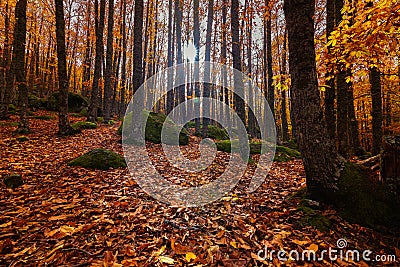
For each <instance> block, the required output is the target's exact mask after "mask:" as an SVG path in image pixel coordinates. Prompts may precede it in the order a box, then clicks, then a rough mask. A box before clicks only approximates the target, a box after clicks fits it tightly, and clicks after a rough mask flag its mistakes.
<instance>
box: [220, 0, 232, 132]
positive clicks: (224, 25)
mask: <svg viewBox="0 0 400 267" xmlns="http://www.w3.org/2000/svg"><path fill="white" fill-rule="evenodd" d="M227 4H228V3H227V0H222V43H221V61H222V64H224V65H226V64H227V32H226V28H227V26H228V25H227V22H226V21H227ZM227 83H228V74H227V70H226V67H223V72H222V85H223V90H224V103H225V116H226V120H227V122H228V130H229V132H230V131H231V129H232V123H231V119H230V117H231V114H230V100H229V90H228V84H227Z"/></svg>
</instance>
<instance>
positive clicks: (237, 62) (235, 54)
mask: <svg viewBox="0 0 400 267" xmlns="http://www.w3.org/2000/svg"><path fill="white" fill-rule="evenodd" d="M231 32H232V60H233V68H234V69H236V70H238V71H240V72H241V71H242V59H241V53H240V43H239V42H240V40H239V1H238V0H231ZM234 76H235V77H234V88H235V89H234V90H235V92H239V91H243V89H244V84H243V79H242V77H241V75H234ZM238 76H239V77H238ZM234 106H235V111H236V112H237V114H238V116H239V118H240V119H241V120H242V122H243V124H244V125H246V112H245V103H244V99H243V98H241V97H240V96H239V95H238V94H235V95H234Z"/></svg>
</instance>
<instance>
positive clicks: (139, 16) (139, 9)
mask: <svg viewBox="0 0 400 267" xmlns="http://www.w3.org/2000/svg"><path fill="white" fill-rule="evenodd" d="M133 27H134V28H133V40H134V44H133V93H136V90H137V89H139V87H140V85H141V84H142V79H143V66H142V55H143V44H142V40H143V37H142V36H143V0H137V1H135V20H134V25H133Z"/></svg>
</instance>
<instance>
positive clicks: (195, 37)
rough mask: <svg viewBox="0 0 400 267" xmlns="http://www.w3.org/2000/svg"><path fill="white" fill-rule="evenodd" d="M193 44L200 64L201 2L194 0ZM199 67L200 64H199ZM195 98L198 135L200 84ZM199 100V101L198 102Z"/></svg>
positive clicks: (195, 74) (195, 86) (196, 70)
mask: <svg viewBox="0 0 400 267" xmlns="http://www.w3.org/2000/svg"><path fill="white" fill-rule="evenodd" d="M193 42H194V46H195V47H196V49H197V53H196V57H195V60H194V61H195V62H196V63H198V62H199V49H200V21H199V0H193ZM197 66H198V64H197ZM199 75H200V74H199V68H198V67H195V68H194V73H193V76H194V79H195V80H198V79H197V77H199ZM194 96H195V103H194V113H195V115H196V116H197V117H198V118H196V119H195V131H196V134H199V133H200V118H199V117H200V101H199V98H200V86H199V84H198V83H195V84H194ZM196 100H197V101H196Z"/></svg>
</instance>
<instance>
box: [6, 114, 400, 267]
mask: <svg viewBox="0 0 400 267" xmlns="http://www.w3.org/2000/svg"><path fill="white" fill-rule="evenodd" d="M35 115H51V116H53V117H54V118H53V119H51V120H41V119H34V118H32V119H30V123H31V130H32V133H31V134H29V135H26V136H27V137H28V138H29V139H28V140H22V139H20V140H18V139H17V136H15V135H13V134H12V132H13V131H14V130H15V129H16V126H13V125H14V124H13V122H16V121H17V120H18V117H17V116H12V117H11V119H10V120H8V121H1V122H0V136H1V139H0V155H1V162H0V176H1V177H3V176H4V175H7V174H12V173H16V174H21V175H22V177H23V180H24V185H23V186H21V187H19V188H16V189H14V190H12V189H7V188H6V187H5V186H4V184H3V183H1V185H0V266H381V265H385V266H399V265H400V263H399V261H398V260H399V259H400V250H399V248H398V244H399V237H396V236H393V235H392V236H390V235H388V234H382V233H379V232H377V231H374V230H372V229H369V228H365V227H361V226H359V225H357V224H350V223H348V222H346V221H345V220H343V219H342V218H341V217H340V216H339V215H338V214H337V212H336V211H334V210H332V209H330V208H329V207H325V206H324V207H321V208H320V209H319V210H316V211H314V212H315V213H318V214H320V215H323V216H325V218H327V219H328V220H329V221H330V226H329V228H328V229H327V230H326V231H320V230H318V229H316V228H314V227H312V226H310V225H309V224H308V223H307V218H306V217H305V213H304V210H303V211H300V210H299V208H298V207H299V202H300V199H299V198H296V197H292V196H293V194H295V193H296V192H298V191H299V189H301V188H302V187H304V186H305V174H304V170H303V166H302V163H301V161H300V160H295V161H290V162H283V163H274V164H273V166H272V168H271V170H270V172H269V175H268V177H267V179H266V181H265V182H264V184H263V185H262V186H261V187H260V188H259V189H258V190H256V191H255V192H254V193H252V194H250V195H249V194H247V193H246V191H245V190H244V187H243V186H241V185H240V184H239V185H238V186H237V187H236V188H235V189H234V190H233V191H232V192H231V193H230V194H229V195H227V196H226V197H224V198H223V199H222V200H219V201H215V202H213V203H211V204H208V205H206V206H204V207H201V208H179V207H171V206H168V205H166V204H162V203H160V202H158V201H156V200H154V199H153V198H152V197H150V196H148V195H147V194H146V193H145V192H144V191H143V190H141V188H140V187H139V186H138V185H137V184H136V182H135V180H134V177H133V176H132V175H130V174H129V172H128V170H127V169H115V170H108V171H96V170H89V169H83V168H79V167H70V166H68V165H67V163H68V162H69V161H71V160H72V159H74V158H76V157H78V156H80V155H82V154H84V153H86V152H88V151H90V150H91V149H94V148H106V149H110V150H113V151H115V152H117V153H120V154H122V153H123V152H122V145H121V143H120V138H121V137H120V136H118V135H117V134H116V131H117V128H118V126H119V123H117V124H115V125H105V124H99V128H97V129H93V130H84V131H83V132H82V133H81V134H78V135H75V136H69V137H66V138H63V137H59V136H57V135H56V132H57V116H56V115H55V114H54V113H51V112H47V111H38V112H36V113H35ZM71 120H72V121H79V120H84V118H75V117H71ZM150 149H153V150H155V151H161V146H160V145H151V148H150ZM187 149H189V150H190V149H192V148H191V147H190V146H189V147H188V148H187ZM157 153H158V152H157ZM157 153H156V154H157ZM218 155H219V156H220V157H225V156H227V154H226V155H225V153H223V152H220V153H219V154H218ZM246 177H247V176H246V175H245V178H244V179H247V178H246ZM339 239H345V240H346V242H347V246H346V247H344V248H343V250H338V253H336V255H337V256H338V259H337V260H331V259H330V258H329V257H327V254H325V255H323V256H324V257H321V255H322V254H323V253H324V252H323V251H324V250H328V249H329V248H331V249H338V248H337V245H338V244H337V241H338V240H339ZM342 241H344V240H342ZM265 248H267V250H268V252H267V253H270V252H272V250H275V251H276V252H275V254H273V257H272V259H269V258H266V259H264V260H263V259H262V257H263V255H264V253H261V254H260V253H259V251H260V250H262V251H264V250H265ZM354 249H357V250H358V251H360V253H361V255H362V252H363V251H365V250H371V251H372V254H371V255H369V256H370V258H371V259H375V258H374V257H375V255H386V256H387V255H395V256H396V258H397V259H398V260H397V261H396V262H390V261H385V262H376V261H375V262H368V261H365V260H362V259H361V260H360V261H356V260H354V261H353V260H352V259H351V257H350V259H346V258H345V257H344V258H342V259H340V253H339V252H340V251H342V252H343V254H345V252H346V251H347V250H354ZM278 250H284V251H286V252H287V253H289V251H291V250H296V251H297V252H298V253H299V254H300V259H301V255H302V252H303V251H306V250H313V251H315V252H316V255H317V257H318V258H323V259H320V260H316V261H312V260H311V261H308V260H305V261H303V260H299V261H294V260H288V261H280V260H279V259H278V257H277V251H278ZM325 253H327V252H325ZM257 254H259V255H260V256H261V258H260V257H259V256H257ZM291 255H292V256H296V255H295V254H291ZM333 255H335V254H333ZM284 256H285V255H284ZM285 257H288V254H286V256H285Z"/></svg>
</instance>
